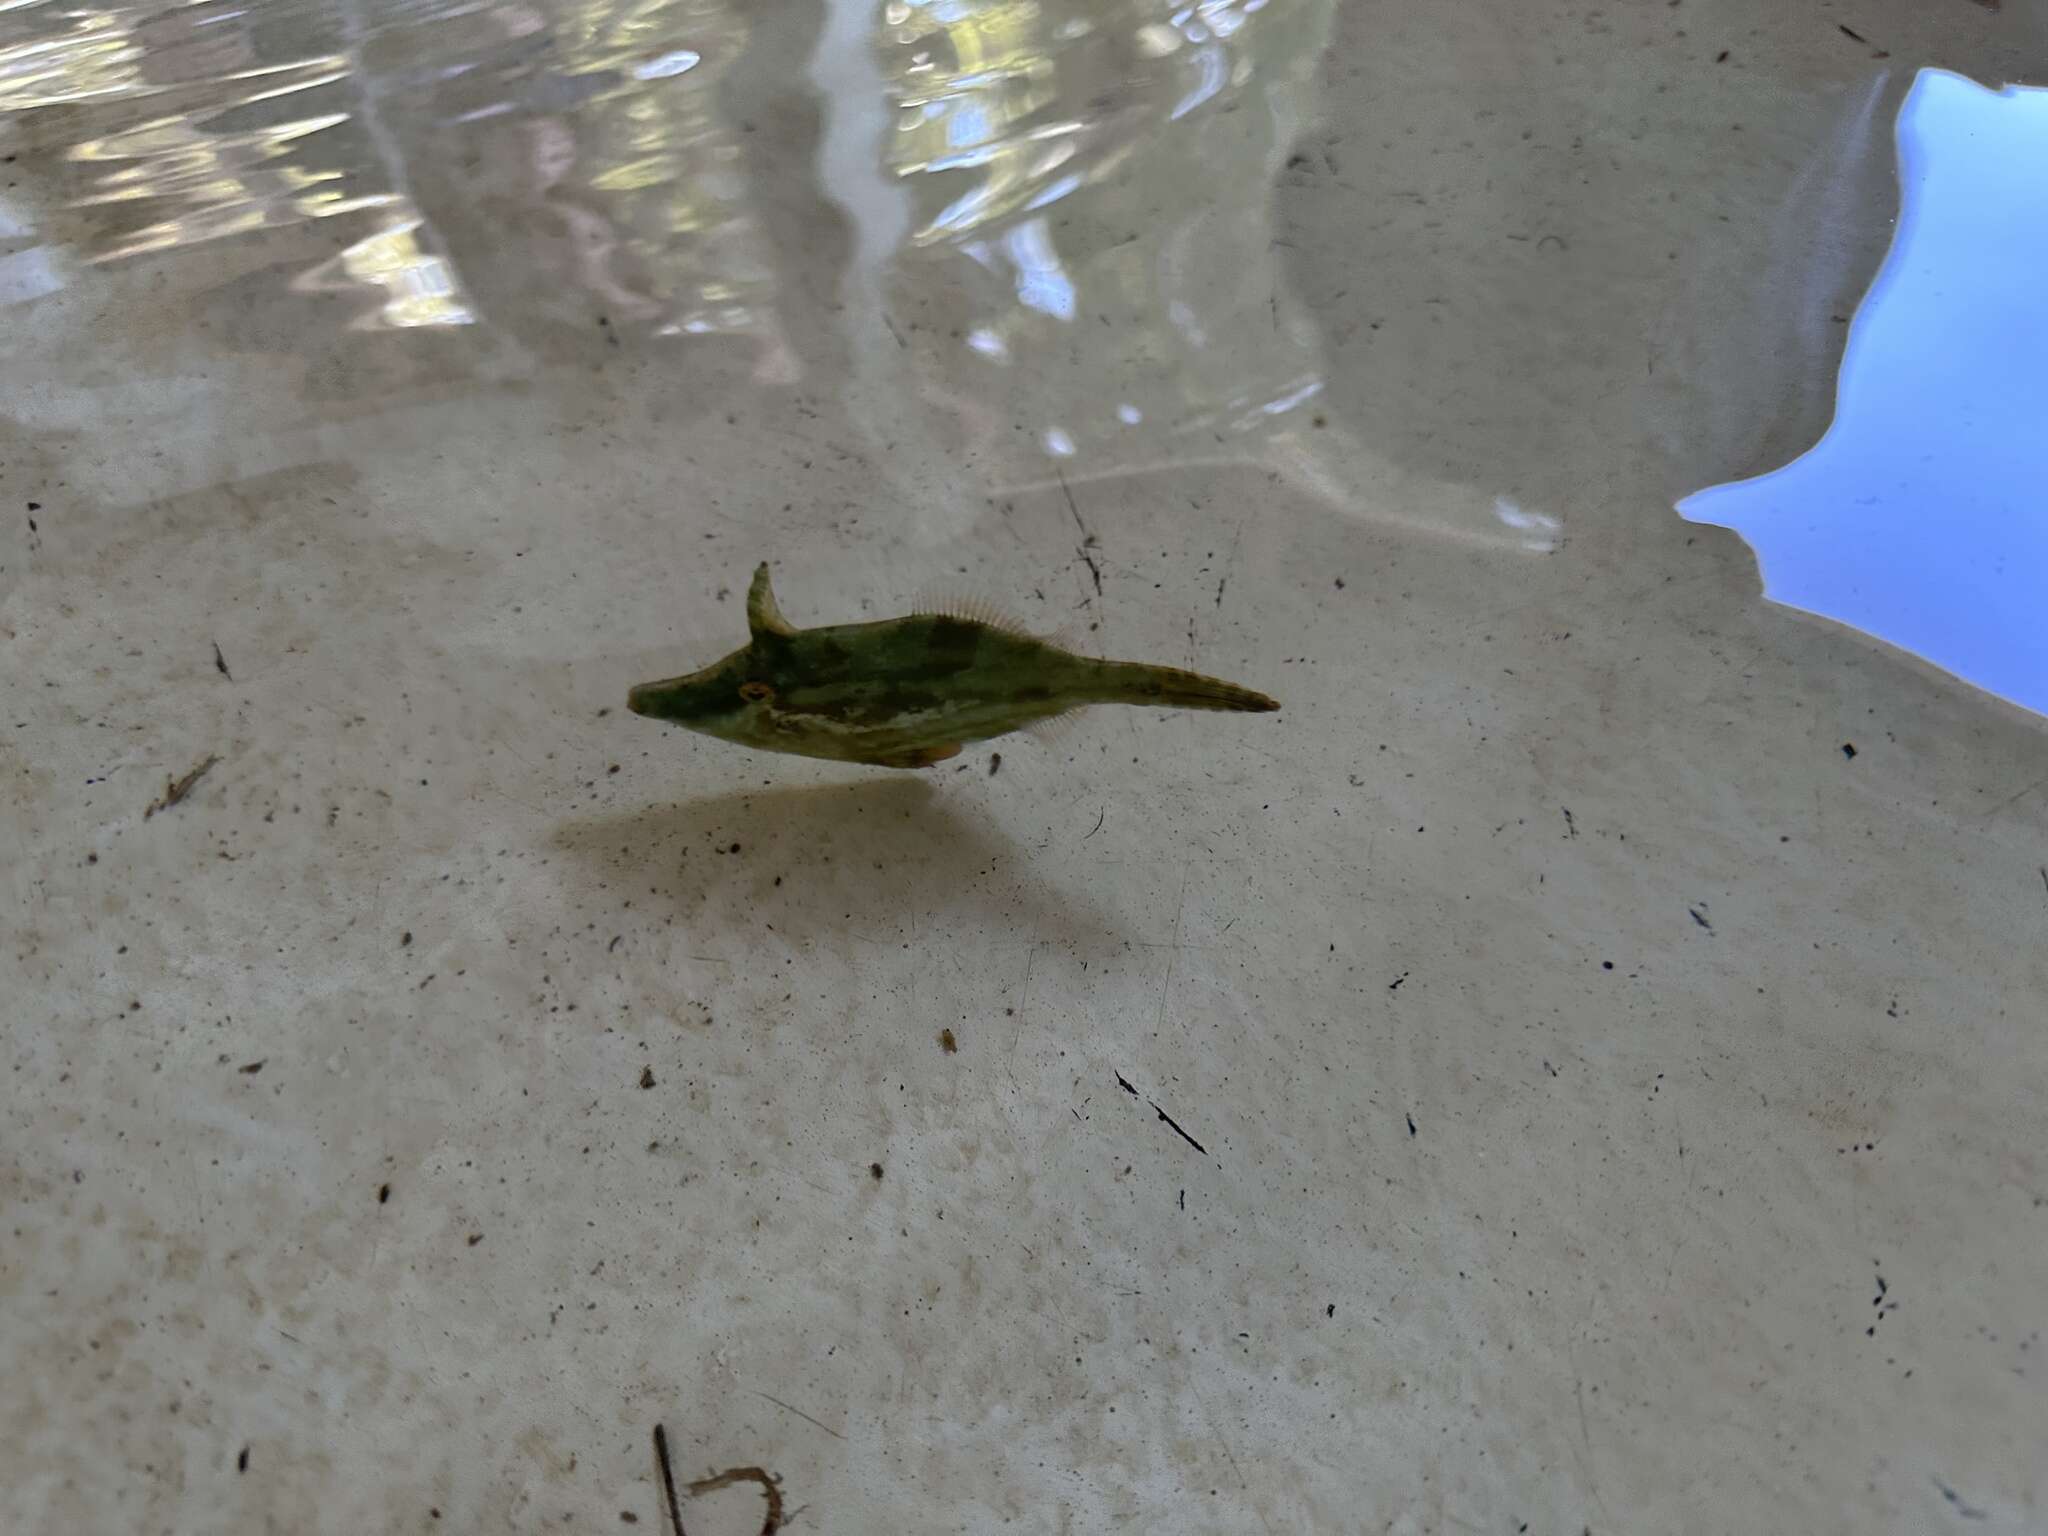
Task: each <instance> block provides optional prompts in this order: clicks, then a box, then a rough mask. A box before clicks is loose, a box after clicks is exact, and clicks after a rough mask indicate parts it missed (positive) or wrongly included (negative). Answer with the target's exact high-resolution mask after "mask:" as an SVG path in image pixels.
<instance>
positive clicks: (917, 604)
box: [910, 584, 1044, 640]
mask: <svg viewBox="0 0 2048 1536" xmlns="http://www.w3.org/2000/svg"><path fill="white" fill-rule="evenodd" d="M910 611H911V613H912V614H915V615H922V616H923V617H925V618H934V619H966V620H967V621H968V622H969V623H971V624H986V625H987V626H988V627H989V628H990V629H1000V630H1002V631H1003V632H1004V633H1005V634H1011V635H1021V636H1023V637H1024V638H1025V639H1027V640H1038V639H1042V638H1044V637H1043V636H1041V635H1039V634H1038V633H1037V632H1036V631H1034V630H1033V629H1032V628H1031V626H1030V625H1028V624H1026V623H1025V622H1024V621H1023V620H1022V619H1020V618H1018V617H1017V616H1016V615H1015V614H1014V613H1012V612H1010V610H1009V609H1007V608H1005V607H1004V606H1003V605H1002V604H1001V603H998V602H996V601H995V600H994V599H993V598H989V597H985V596H983V595H982V594H981V593H979V592H961V591H958V590H955V589H954V588H953V587H951V586H947V585H943V584H941V585H934V586H928V587H924V588H922V589H920V590H919V592H918V594H917V596H916V597H915V598H914V599H912V606H911V610H910Z"/></svg>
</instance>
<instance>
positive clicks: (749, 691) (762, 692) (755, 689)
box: [740, 683, 775, 704]
mask: <svg viewBox="0 0 2048 1536" xmlns="http://www.w3.org/2000/svg"><path fill="white" fill-rule="evenodd" d="M740 697H741V698H743V699H745V700H746V701H747V702H748V703H749V704H758V703H760V702H761V700H763V699H772V698H774V697H775V690H774V689H773V688H770V687H769V686H768V685H767V684H766V683H741V684H740Z"/></svg>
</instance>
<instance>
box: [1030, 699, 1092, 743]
mask: <svg viewBox="0 0 2048 1536" xmlns="http://www.w3.org/2000/svg"><path fill="white" fill-rule="evenodd" d="M1087 708H1088V706H1087V705H1085V704H1076V705H1075V706H1074V707H1073V708H1072V709H1065V710H1061V711H1060V712H1059V713H1058V714H1056V715H1047V716H1046V717H1045V718H1044V719H1043V720H1034V721H1032V722H1031V724H1029V725H1027V726H1025V727H1023V733H1024V734H1025V735H1026V736H1029V737H1030V738H1031V739H1032V740H1033V741H1035V742H1037V743H1038V744H1039V745H1040V746H1045V747H1052V746H1058V745H1059V744H1060V743H1061V742H1063V741H1065V740H1066V739H1067V738H1068V737H1070V736H1072V735H1073V734H1074V730H1075V727H1076V726H1077V725H1079V723H1080V720H1081V716H1082V714H1083V713H1084V712H1085V711H1086V710H1087Z"/></svg>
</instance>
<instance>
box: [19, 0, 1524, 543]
mask: <svg viewBox="0 0 2048 1536" xmlns="http://www.w3.org/2000/svg"><path fill="white" fill-rule="evenodd" d="M1332 3H1333V0H1202V3H1200V4H1193V5H1180V4H1168V3H1160V0H1116V3H1113V4H1108V5H1104V4H1101V3H1099V0H1032V3H1023V0H821V8H820V9H819V10H818V11H817V12H816V15H815V17H814V18H813V19H814V20H815V23H816V26H815V28H814V29H813V34H812V35H814V36H815V39H816V41H815V45H814V47H813V49H812V52H811V54H810V56H809V57H807V58H806V57H798V56H796V54H797V53H798V52H799V50H800V48H801V47H802V46H804V45H803V44H799V43H793V42H792V41H791V40H792V38H795V37H798V36H800V35H803V34H802V29H800V28H791V27H790V26H788V25H786V24H781V23H783V22H784V21H785V20H786V17H787V15H788V14H790V12H789V11H788V10H784V11H781V12H762V11H761V10H759V9H758V8H757V7H754V6H750V5H747V4H742V3H738V0H583V3H576V0H549V3H533V0H502V3H466V0H267V3H254V4H252V3H246V0H198V3H195V4H186V5H175V6H163V5H133V6H119V5H116V6H106V5H69V4H63V3H61V0H14V3H12V4H8V5H4V6H0V125H5V124H6V123H8V121H9V120H13V122H14V125H15V126H16V127H18V128H19V129H20V131H21V132H22V133H23V134H24V135H26V136H27V138H28V139H29V141H30V143H31V145H32V149H33V152H34V156H35V158H36V159H37V160H38V162H39V163H40V164H41V165H42V166H43V167H44V169H45V171H46V172H47V173H48V174H46V176H45V182H46V184H47V185H46V187H45V190H46V192H47V193H48V195H47V197H46V199H45V202H44V209H43V212H44V214H45V216H46V218H47V221H48V225H49V228H48V230H47V231H46V232H45V235H44V238H45V240H46V241H48V242H49V244H47V245H44V246H36V247H33V253H34V260H33V262H32V263H31V264H30V265H25V266H22V267H21V268H20V271H19V273H18V275H16V276H15V277H14V281H12V282H9V281H7V278H8V276H9V273H8V270H7V269H8V267H9V264H11V263H14V262H16V261H17V259H18V258H19V257H21V256H23V255H25V254H31V253H30V252H23V251H16V252H15V254H14V255H13V256H7V255H4V254H0V301H4V302H25V301H27V300H29V299H32V298H34V297H36V296H37V295H38V294H42V293H47V292H49V291H50V290H51V289H52V288H53V287H54V286H56V285H57V284H58V283H60V282H61V281H62V280H63V279H62V277H61V275H53V274H61V272H62V270H63V268H64V266H65V264H66V263H65V261H64V260H61V259H59V258H60V257H63V256H68V257H69V258H70V259H72V260H78V259H82V261H83V262H84V263H85V264H86V265H88V266H90V265H104V264H109V263H116V262H125V261H131V260H134V259H137V258H146V257H164V256H166V255H168V254H172V253H179V252H185V251H190V250H192V249H193V248H195V247H205V246H222V245H225V244H229V243H233V242H238V241H239V242H247V241H249V240H251V239H253V238H256V237H262V236H275V235H276V234H277V233H278V232H280V231H285V230H293V229H296V230H298V231H301V232H302V234H304V235H305V237H306V238H310V239H313V240H314V243H313V244H311V245H307V244H305V243H304V241H303V240H301V241H300V242H299V243H297V244H292V245H289V246H288V247H284V248H283V249H289V250H290V251H292V252H293V253H295V254H293V255H291V256H289V257H279V258H278V260H279V261H280V264H281V270H280V271H279V273H278V275H277V282H278V284H279V286H280V287H288V288H289V289H290V290H292V291H296V292H299V293H304V294H309V295H312V294H319V295H329V296H331V295H337V294H338V295H344V296H349V297H351V298H353V299H354V300H355V301H356V302H354V303H353V304H351V305H349V306H347V308H348V313H349V315H350V318H349V320H348V321H347V323H348V324H350V325H351V326H353V327H355V328H359V329H405V330H428V329H431V328H434V327H448V326H480V327H482V328H484V329H485V330H491V331H501V332H505V333H508V334H514V335H519V336H524V337H530V336H531V335H533V334H534V333H535V328H536V327H543V328H544V327H547V326H555V327H573V328H575V329H576V330H577V331H579V332H580V333H581V334H584V335H588V334H589V327H590V326H591V324H592V321H593V318H594V317H595V318H596V319H597V320H598V323H601V324H603V325H605V326H606V327H608V328H609V329H608V334H609V336H610V337H611V339H614V340H617V341H620V342H621V343H622V344H625V343H630V344H633V345H636V346H639V347H641V348H643V349H644V348H653V347H659V346H662V345H665V344H688V342H689V341H690V339H692V338H703V337H721V338H726V339H727V340H729V341H735V342H737V343H739V344H740V345H742V346H743V347H746V348H749V349H751V355H752V357H753V369H752V372H753V377H754V380H755V382H756V383H757V384H758V385H760V386H762V387H769V388H774V387H785V386H790V385H793V384H796V383H798V382H799V381H800V380H801V379H803V378H804V376H805V374H806V372H807V369H808V368H809V367H811V366H813V365H812V364H811V363H810V362H808V361H807V358H808V357H809V356H810V355H811V352H812V350H813V349H811V348H809V347H807V346H806V345H804V344H803V339H802V338H797V337H793V336H792V333H791V328H790V327H791V321H790V318H789V305H788V303H787V296H786V295H785V294H784V292H783V291H782V289H783V285H784V283H785V282H786V277H784V276H783V275H782V274H784V273H786V272H787V270H788V268H787V263H786V262H782V261H779V260H778V254H779V253H778V251H777V249H776V245H775V240H774V239H773V238H771V235H770V233H769V224H770V221H769V220H768V219H767V218H766V217H764V213H763V209H764V205H765V204H766V202H767V201H769V200H770V198H771V196H772V191H771V189H764V188H763V187H762V186H761V185H760V184H759V177H758V174H757V173H756V172H755V171H753V170H751V169H750V164H749V158H748V152H747V151H748V142H747V141H748V138H749V136H750V135H752V134H753V133H755V132H756V130H757V128H759V127H761V126H762V125H760V124H757V123H756V122H755V121H753V117H754V115H755V111H756V109H755V107H754V105H753V103H752V102H751V101H750V99H749V93H750V91H751V90H752V89H753V86H752V85H750V84H749V82H750V81H751V82H758V81H759V80H760V79H762V78H763V77H764V71H765V73H766V74H768V75H772V76H774V77H776V78H782V79H791V80H804V79H808V81H809V82H810V83H811V84H812V85H813V86H814V87H815V89H816V91H817V95H818V98H819V100H818V107H819V111H820V117H821V126H820V129H819V134H818V142H817V143H816V145H815V153H814V156H813V164H812V167H811V170H812V174H813V175H814V176H815V177H816V180H817V191H818V193H819V194H820V195H822V196H823V197H824V198H826V199H829V201H830V203H831V204H834V205H836V206H837V207H838V208H839V209H840V211H841V212H842V213H843V214H844V215H845V217H846V219H847V221H848V223H849V224H850V225H851V226H852V229H853V236H854V239H853V251H852V254H851V256H850V259H849V261H848V263H847V268H846V271H845V272H844V274H843V289H844V292H843V293H842V294H841V295H840V299H841V302H840V303H839V304H838V305H837V306H836V308H837V314H838V318H837V321H836V323H837V324H838V326H839V327H840V328H841V329H842V330H843V332H844V341H845V343H846V349H847V353H848V355H849V356H850V358H851V359H852V367H851V373H852V377H851V378H850V379H849V380H848V382H847V386H846V387H847V398H848V400H849V402H850V409H851V411H852V414H853V415H854V416H855V417H856V419H859V420H861V421H862V423H863V425H864V426H865V427H866V429H867V430H868V432H869V434H870V435H871V437H873V438H874V439H875V440H876V441H877V442H884V441H886V442H890V443H903V442H906V441H915V442H919V443H922V444H924V445H925V446H927V447H928V448H930V449H932V450H933V452H932V453H931V454H930V455H928V456H927V457H929V458H930V459H932V460H934V461H939V462H944V461H947V460H949V459H950V460H953V461H963V460H966V461H972V462H973V463H974V464H975V466H976V467H977V469H978V470H979V471H980V473H981V474H982V476H983V478H984V479H986V480H987V481H988V482H989V483H990V484H993V485H1004V484H1007V485H1013V486H1015V485H1025V484H1035V483H1044V482H1046V481H1047V480H1049V479H1050V478H1051V477H1052V476H1053V475H1055V474H1059V475H1065V476H1068V477H1071V478H1075V479H1082V478H1089V477H1097V476H1103V475H1114V474H1121V473H1127V472H1131V471H1135V470H1142V469H1146V468H1150V467H1153V466H1157V465H1162V464H1176V465H1185V464H1189V463H1204V462H1243V461H1257V462H1263V463H1266V464H1268V465H1270V466H1275V467H1277V468H1279V469H1281V470H1283V471H1284V472H1286V473H1288V474H1290V475H1291V476H1292V477H1293V478H1294V479H1295V480H1296V481H1297V482H1298V483H1301V484H1303V485H1306V486H1307V487H1309V488H1310V489H1312V490H1313V491H1315V492H1317V493H1318V494H1321V495H1324V496H1327V497H1329V498H1331V499H1333V500H1336V501H1338V502H1340V503H1344V504H1347V505H1350V506H1353V507H1358V506H1360V504H1361V503H1362V502H1363V501H1366V500H1377V501H1378V502H1380V503H1381V504H1382V505H1383V506H1385V505H1392V504H1394V503H1396V502H1404V503H1408V504H1411V505H1412V504H1413V503H1415V502H1416V501H1418V500H1419V499H1421V498H1416V497H1411V496H1404V495H1403V494H1402V490H1401V488H1400V487H1399V486H1398V485H1394V486H1390V484H1389V483H1388V481H1387V477H1386V475H1385V472H1384V469H1383V468H1382V470H1381V472H1380V475H1379V483H1378V484H1377V485H1367V484H1364V483H1362V482H1361V479H1360V474H1359V470H1358V466H1359V465H1360V464H1361V463H1370V462H1371V456H1370V455H1368V454H1364V453H1362V452H1361V451H1359V450H1358V448H1357V445H1355V444H1351V443H1349V442H1347V441H1346V440H1345V438H1344V434H1343V432H1342V430H1341V429H1339V428H1334V427H1332V425H1331V424H1330V423H1329V422H1328V421H1327V420H1326V417H1325V413H1324V411H1323V409H1322V405H1321V399H1320V397H1321V394H1322V390H1323V380H1322V376H1321V371H1320V338H1319V336H1318V333H1317V329H1316V327H1315V325H1314V323H1313V322H1312V320H1311V318H1310V316H1309V315H1308V314H1307V313H1306V312H1305V311H1304V310H1303V308H1302V307H1301V306H1300V304H1299V303H1298V302H1297V301H1296V300H1295V299H1294V298H1293V297H1292V295H1291V293H1290V292H1289V290H1288V288H1287V285H1286V283H1285V282H1284V280H1283V278H1282V275H1281V273H1280V270H1279V267H1278V264H1277V258H1276V255H1275V251H1274V240H1273V234H1272V228H1271V220H1270V216H1269V211H1268V210H1269V202H1270V188H1271V186H1272V183H1273V178H1274V174H1275V172H1276V170H1277V168H1278V165H1279V162H1280V159H1281V158H1282V157H1283V156H1284V155H1285V153H1286V151H1287V149H1288V147H1289V145H1290V142H1291V140H1292V138H1293V136H1294V134H1295V132H1296V131H1297V129H1298V128H1299V127H1300V125H1301V123H1302V121H1303V119H1304V117H1305V115H1306V114H1307V113H1308V112H1309V111H1310V110H1311V109H1312V105H1313V83H1312V76H1313V73H1314V70H1315V67H1316V64H1317V61H1318V59H1319V58H1320V55H1321V53H1322V50H1323V48H1324V46H1325V43H1326V40H1327V36H1328V31H1329V26H1330V20H1331V9H1332ZM794 9H796V10H801V8H800V7H798V8H794ZM756 49H769V50H780V51H781V52H783V53H786V54H788V55H790V56H788V57H772V58H769V59H767V60H766V61H765V62H764V61H763V60H761V59H759V58H752V59H750V51H751V50H756ZM736 72H737V73H736ZM771 126H772V125H771ZM304 252H313V253H315V254H314V256H313V258H312V259H311V260H310V261H309V260H308V259H307V257H306V256H305V255H304V254H298V253H304ZM285 262H291V263H296V264H295V265H291V266H283V265H282V264H283V263H285ZM31 266H33V270H31V269H30V267H31ZM75 280H81V281H83V280H88V279H86V278H84V277H83V275H82V274H81V275H79V276H78V277H77V278H76V279H75ZM306 323H307V324H308V325H309V326H311V325H314V324H316V323H319V322H318V321H317V319H316V318H315V316H314V313H313V312H312V311H310V310H309V312H308V317H307V322H306ZM1365 479H1367V480H1370V479H1371V475H1370V474H1368V475H1367V476H1365ZM1475 509H1476V510H1475ZM1411 515H1413V514H1411ZM1445 515H1446V516H1448V517H1449V520H1450V522H1452V523H1455V522H1456V521H1457V517H1458V516H1462V517H1463V518H1464V522H1463V525H1462V526H1460V527H1457V528H1456V529H1455V530H1454V531H1458V532H1461V533H1464V534H1468V535H1470V534H1477V535H1479V536H1481V537H1486V538H1493V539H1499V540H1502V541H1504V542H1506V543H1509V544H1512V545H1521V546H1524V547H1531V548H1546V547H1549V545H1550V544H1551V543H1552V542H1553V539H1554V534H1555V529H1556V525H1555V524H1554V523H1553V522H1552V521H1551V520H1550V519H1549V518H1547V517H1545V516H1542V515H1541V514H1536V513H1524V512H1521V511H1519V510H1516V509H1511V508H1510V509H1499V508H1493V507H1491V506H1490V505H1487V504H1485V503H1484V502H1483V501H1480V500H1476V499H1473V498H1466V503H1465V508H1464V512H1463V513H1461V514H1457V515H1456V516H1452V515H1450V514H1445ZM1425 521H1426V519H1425Z"/></svg>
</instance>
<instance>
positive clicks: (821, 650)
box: [626, 562, 1280, 768]
mask: <svg viewBox="0 0 2048 1536" xmlns="http://www.w3.org/2000/svg"><path fill="white" fill-rule="evenodd" d="M747 631H748V636H749V638H748V642H747V644H746V645H745V646H744V647H743V648H742V649H740V650H737V651H734V652H733V653H732V654H731V655H729V656H727V657H725V658H724V659H722V660H720V661H715V662H713V663H712V664H711V665H710V666H708V667H705V668H704V669H702V670H701V671H697V672H690V673H686V674H685V675H683V676H681V677H670V678H664V679H662V680H660V681H658V682H651V683H641V684H639V685H638V686H636V687H634V688H633V689H631V690H630V691H629V692H628V693H627V695H626V708H627V709H629V710H631V711H632V712H633V713H634V714H636V715H640V716H643V717H645V718H647V719H650V720H661V721H666V722H668V723H669V724H671V725H680V726H682V727H684V728H685V729H687V730H691V731H696V732H698V733H700V734H702V735H705V736H715V737H717V738H718V739H720V740H721V741H730V742H736V743H738V744H739V745H741V746H743V747H753V748H755V749H756V750H758V751H762V752H787V753H793V754H795V755H797V756H799V757H821V758H829V759H831V760H833V761H836V762H845V763H864V764H867V765H870V766H872V767H877V768H928V767H930V766H931V765H932V764H934V763H940V762H944V761H945V760H946V759H947V758H949V757H954V756H956V755H958V753H959V752H960V750H961V749H962V748H963V747H965V746H966V745H967V744H968V743H969V742H973V741H985V740H987V739H988V738H990V737H992V736H1003V735H1007V734H1008V733H1009V732H1011V731H1017V730H1024V729H1028V728H1030V727H1032V726H1034V725H1041V724H1045V723H1048V722H1051V721H1054V720H1058V719H1060V718H1062V717H1064V716H1067V715H1070V714H1073V713H1074V712H1075V711H1077V710H1082V709H1088V708H1090V707H1092V706H1094V705H1098V704H1135V705H1141V706H1150V707H1153V708H1157V709H1215V710H1240V711H1257V712H1265V711H1271V710H1276V709H1278V708H1279V707H1280V703H1279V701H1278V700H1277V699H1272V698H1268V697H1267V696H1266V695H1265V694H1263V693H1259V692H1257V691H1255V690H1253V689H1250V688H1241V687H1239V686H1238V685H1237V684H1236V683H1226V682H1224V681H1223V680H1222V679H1221V678H1215V677H1205V676H1203V675H1202V674H1201V673H1199V672H1184V671H1182V670H1181V669H1180V668H1178V667H1158V666H1152V665H1150V664H1148V663H1145V662H1138V661H1099V660H1096V659H1095V658H1093V657H1089V656H1079V655H1076V654H1075V653H1074V652H1072V651H1069V650H1067V649H1065V648H1064V647H1062V646H1060V645H1058V644H1056V643H1054V642H1053V641H1051V640H1047V639H1041V638H1039V637H1038V636H1035V635H1030V634H1026V633H1025V632H1024V631H1023V630H1022V629H1021V628H1019V627H1018V626H1016V625H1013V624H1011V623H1008V622H1006V621H1002V620H999V619H997V618H995V617H994V616H992V615H981V614H969V613H964V612H930V613H912V614H906V615H905V616H904V617H902V618H897V619H881V620H876V621H873V622H870V623H862V624H833V625H825V626H821V627H818V628H815V629H798V628H796V627H795V626H794V625H792V624H791V623H790V622H789V621H788V620H787V619H785V618H784V617H783V616H782V609H781V607H780V606H779V605H778V604H777V603H776V601H775V591H774V587H773V583H772V580H771V578H770V576H769V571H768V566H767V564H766V563H765V562H764V563H763V564H762V565H761V566H760V567H759V568H758V569H757V570H756V571H755V572H754V580H753V583H752V585H751V586H750V587H749V588H748V590H747Z"/></svg>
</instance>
